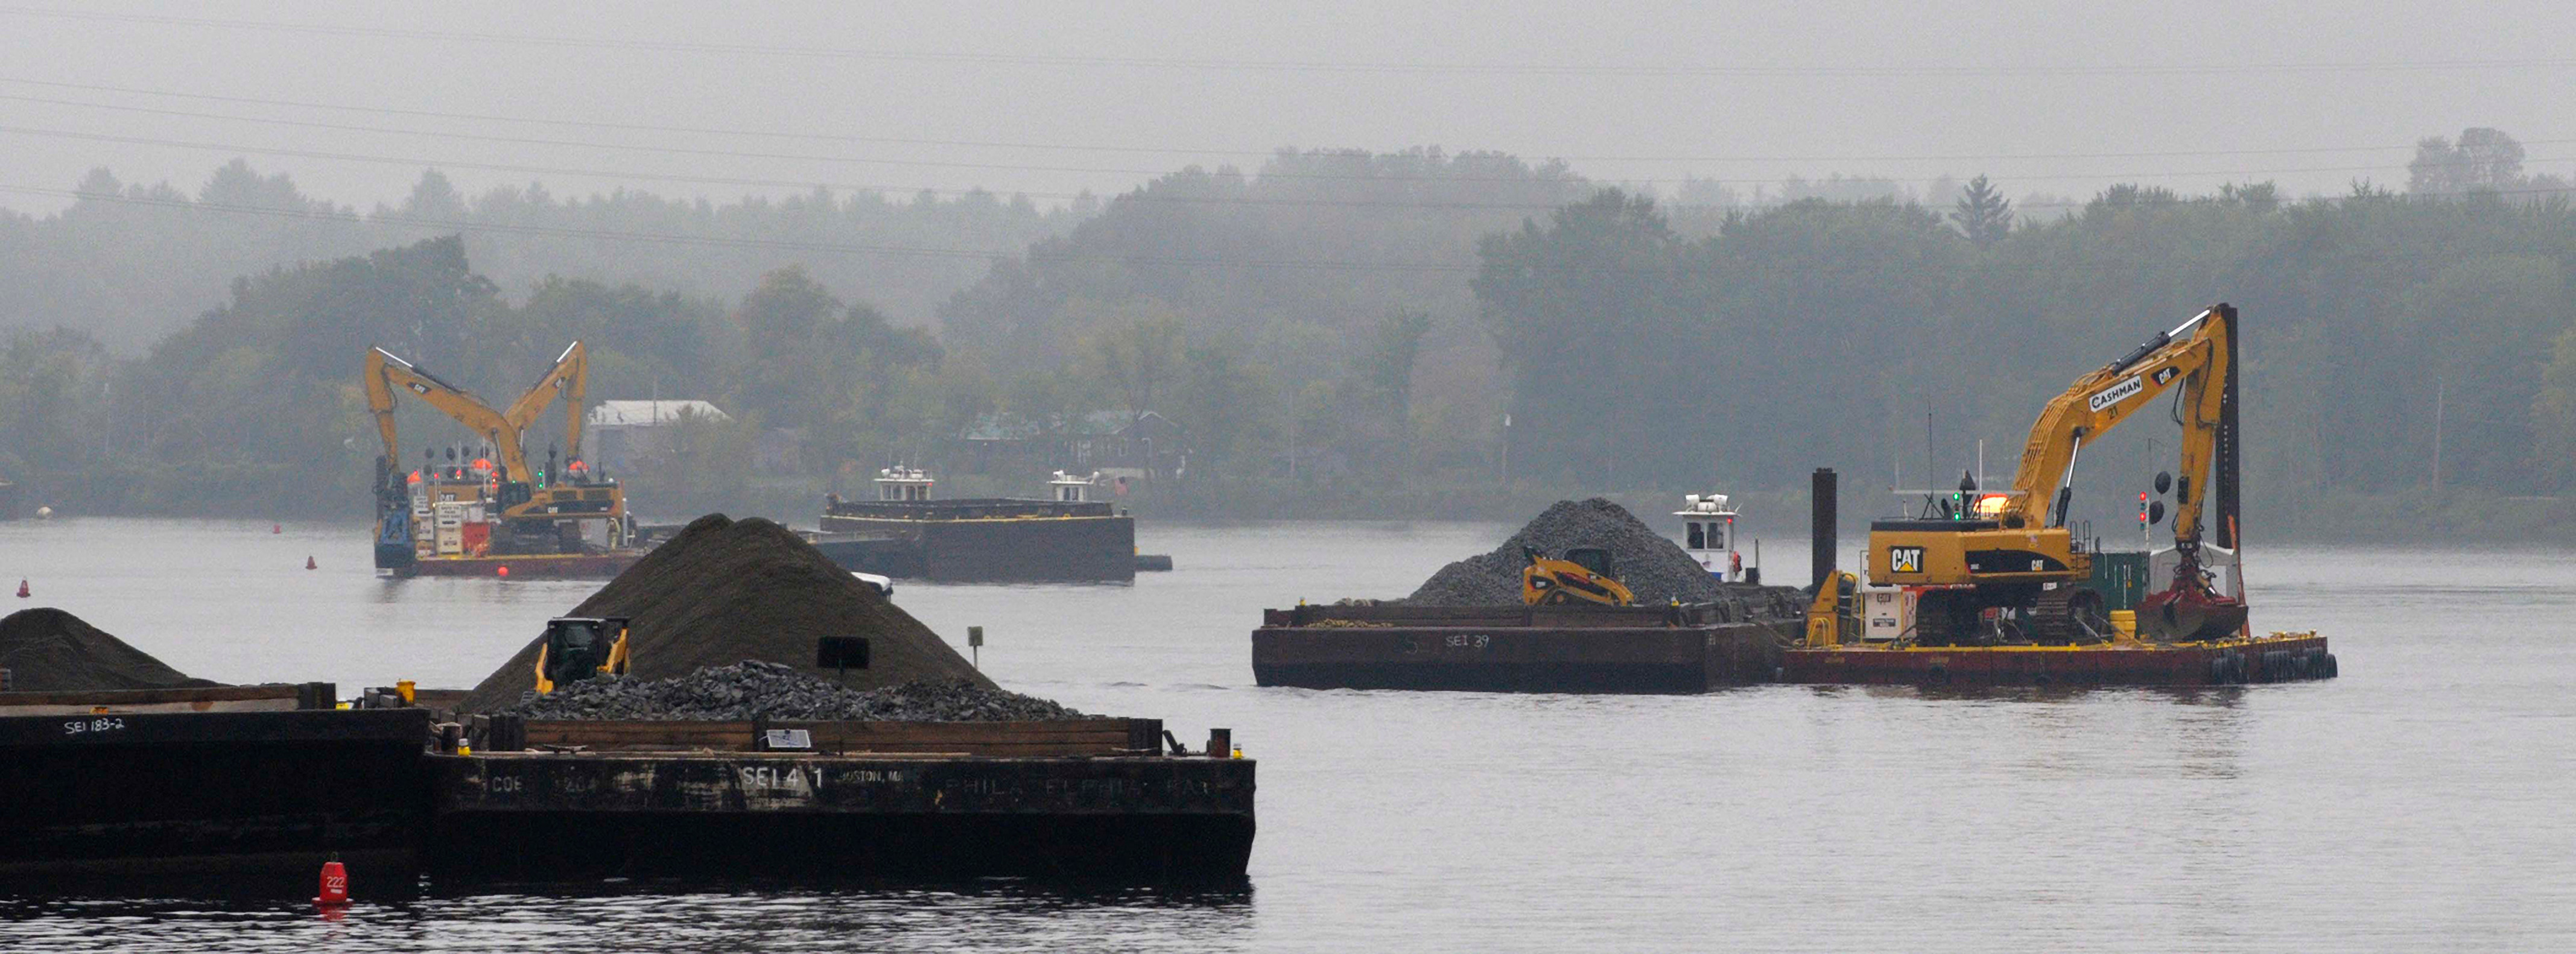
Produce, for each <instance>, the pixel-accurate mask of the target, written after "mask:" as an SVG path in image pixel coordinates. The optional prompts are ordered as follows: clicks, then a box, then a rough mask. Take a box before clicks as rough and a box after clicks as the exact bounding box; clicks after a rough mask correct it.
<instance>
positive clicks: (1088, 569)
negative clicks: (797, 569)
mask: <svg viewBox="0 0 2576 954" xmlns="http://www.w3.org/2000/svg"><path fill="white" fill-rule="evenodd" d="M1097 480H1098V475H1096V474H1095V475H1090V476H1078V475H1075V474H1072V473H1069V472H1066V471H1061V470H1059V471H1056V472H1055V473H1054V474H1053V475H1051V476H1050V478H1049V479H1048V480H1047V483H1046V487H1047V496H1046V497H1043V498H1022V497H987V498H980V499H961V500H936V499H933V497H932V491H933V489H934V488H936V487H937V486H938V483H939V482H938V480H937V479H935V478H933V477H932V476H931V474H930V472H929V471H928V470H925V469H922V468H919V467H904V466H895V467H888V468H885V469H882V470H879V471H877V476H876V478H875V480H873V481H871V483H873V484H874V485H875V487H876V499H874V500H842V499H841V498H840V495H838V494H827V495H825V496H824V498H823V518H822V521H821V524H822V529H821V532H819V533H817V534H816V535H815V537H814V545H815V547H816V548H818V549H820V550H822V551H823V553H824V555H826V556H829V557H831V558H832V560H833V562H835V563H838V564H840V565H841V567H842V568H844V569H848V570H856V571H860V572H866V573H876V574H881V575H884V576H889V577H909V578H917V579H927V580H933V581H941V582H1035V581H1098V580H1111V581H1126V580H1133V579H1135V578H1136V568H1137V555H1136V520H1135V518H1134V517H1131V516H1129V515H1127V514H1125V513H1121V512H1119V511H1118V510H1117V508H1115V507H1113V506H1111V505H1110V504H1109V503H1107V502H1106V501H1094V500H1092V499H1090V494H1091V488H1092V487H1093V486H1095V485H1096V481H1097Z"/></svg>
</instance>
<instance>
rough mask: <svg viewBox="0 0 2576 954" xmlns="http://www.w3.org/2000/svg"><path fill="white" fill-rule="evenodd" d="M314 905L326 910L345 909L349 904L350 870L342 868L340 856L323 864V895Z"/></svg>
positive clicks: (315, 899)
mask: <svg viewBox="0 0 2576 954" xmlns="http://www.w3.org/2000/svg"><path fill="white" fill-rule="evenodd" d="M313 903H314V904H318V905H321V906H323V907H326V908H337V907H344V906H346V905H347V904H348V903H349V869H347V868H343V867H341V866H340V856H338V855H332V856H331V860H329V861H325V862H323V863H322V893H321V894H318V895H315V896H314V898H313Z"/></svg>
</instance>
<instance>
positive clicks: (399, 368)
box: [361, 341, 626, 568]
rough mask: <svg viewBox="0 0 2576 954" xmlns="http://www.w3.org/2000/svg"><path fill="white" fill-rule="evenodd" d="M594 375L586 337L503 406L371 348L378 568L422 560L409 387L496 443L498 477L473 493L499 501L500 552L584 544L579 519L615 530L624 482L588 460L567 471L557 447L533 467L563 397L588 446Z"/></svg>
mask: <svg viewBox="0 0 2576 954" xmlns="http://www.w3.org/2000/svg"><path fill="white" fill-rule="evenodd" d="M588 372H589V358H588V353H587V351H586V349H584V348H583V347H582V344H581V342H578V341H576V342H573V343H572V346H571V347H569V348H566V349H564V352H563V354H562V355H560V356H558V357H557V358H556V359H555V364H554V366H553V367H552V368H550V369H548V370H547V372H546V374H545V375H544V376H543V377H541V378H539V379H538V381H537V383H536V384H535V385H534V386H532V387H530V388H529V389H528V391H527V393H526V394H523V395H521V396H520V397H519V399H518V400H517V401H514V402H511V404H510V407H509V408H508V409H507V410H505V411H504V410H494V409H493V408H492V406H491V405H489V404H486V403H484V402H483V401H482V400H480V399H478V398H476V397H474V396H473V395H472V394H470V393H467V392H466V390H465V389H464V388H461V387H457V386H456V385H454V384H450V383H448V382H447V381H445V380H443V379H441V378H439V377H438V376H437V375H435V374H432V373H430V372H429V370H428V369H426V368H422V367H420V366H418V365H414V364H412V363H411V362H409V361H405V360H403V359H401V358H399V357H396V356H394V354H393V353H392V352H389V351H386V350H385V349H383V348H369V349H367V356H366V369H365V371H364V373H363V374H362V376H361V381H362V382H363V384H364V386H365V389H366V393H367V409H368V411H369V412H370V413H372V414H373V415H374V417H375V419H376V430H377V433H378V436H380V437H381V438H382V439H383V440H384V446H385V451H384V455H383V456H381V457H378V458H377V459H376V471H377V474H376V477H377V480H376V487H377V491H376V493H377V498H378V501H377V509H378V513H379V523H380V526H379V528H378V537H377V543H376V550H377V552H376V565H377V567H379V568H395V567H403V566H408V565H410V564H411V563H412V562H413V559H414V555H413V553H412V548H411V541H410V537H409V533H408V532H407V528H408V525H409V514H410V499H409V498H410V487H409V483H408V482H409V481H410V480H412V479H414V477H415V476H416V475H414V474H411V473H408V472H406V471H404V470H402V453H401V444H400V440H399V437H398V435H397V433H396V430H395V425H394V401H395V398H396V396H397V394H398V393H401V392H409V393H410V394H411V395H412V396H413V397H414V398H416V399H418V400H420V401H422V402H424V403H426V404H428V405H429V406H430V407H433V408H436V409H437V410H438V411H440V412H441V413H444V414H446V415H447V416H448V417H451V418H454V419H455V420H456V422H457V423H459V424H463V425H465V427H466V428H467V429H469V430H471V431H473V432H474V434H475V436H477V437H479V438H481V439H482V441H483V442H484V443H486V444H488V445H490V446H491V448H492V452H493V456H494V457H496V458H498V460H496V461H493V462H492V464H493V470H492V471H491V473H489V474H488V475H487V474H481V473H478V474H475V475H473V479H474V480H475V481H487V480H488V484H486V485H485V486H486V487H487V488H488V495H487V494H485V493H484V492H482V491H477V492H476V493H475V494H473V495H472V496H473V498H474V499H482V500H486V501H487V502H488V503H489V504H491V505H493V510H494V518H493V519H494V522H495V523H496V524H497V526H498V527H499V528H501V531H502V532H500V533H498V534H496V535H495V537H494V539H493V546H494V548H495V551H496V552H504V553H508V552H519V553H552V552H564V551H566V550H568V549H574V548H578V546H579V544H578V543H572V542H568V541H567V534H570V533H571V531H569V530H567V529H566V527H567V526H568V525H570V524H571V523H574V522H578V521H584V520H603V521H607V522H608V524H609V525H610V526H611V527H612V528H614V527H618V526H619V525H620V522H621V521H622V519H623V518H624V516H625V513H626V507H625V493H624V489H623V488H622V487H620V486H618V485H617V484H615V483H611V482H593V481H589V480H587V479H586V478H587V477H588V474H587V473H585V468H583V467H582V466H581V463H580V461H579V459H578V458H575V459H574V460H573V465H572V468H571V470H572V471H573V472H572V473H561V472H557V470H556V469H555V468H556V462H555V455H554V453H553V452H552V451H549V452H548V454H547V461H546V466H545V467H542V468H537V467H531V466H530V464H529V462H528V459H527V453H526V450H525V449H524V447H523V446H522V445H523V443H524V441H525V438H526V434H527V429H528V427H529V426H530V425H531V424H533V423H534V422H535V421H536V418H537V416H538V415H539V414H541V413H543V412H544V410H545V408H546V407H547V406H548V405H550V404H552V403H553V402H554V401H555V400H556V399H557V398H561V399H562V400H563V401H564V410H565V434H566V439H567V440H569V441H571V442H573V443H574V445H575V446H576V447H578V446H579V441H580V440H581V424H582V413H583V410H584V408H583V406H582V405H583V399H584V395H585V392H586V389H587V385H586V378H587V377H588ZM566 478H571V480H569V481H567V480H566ZM575 536H577V534H575Z"/></svg>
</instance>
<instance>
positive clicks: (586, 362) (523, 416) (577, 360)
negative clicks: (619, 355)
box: [501, 341, 590, 463]
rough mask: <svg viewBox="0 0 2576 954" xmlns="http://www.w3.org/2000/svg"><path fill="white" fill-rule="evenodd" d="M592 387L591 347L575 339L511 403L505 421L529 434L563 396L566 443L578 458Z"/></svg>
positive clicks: (502, 415) (504, 411)
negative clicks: (583, 420) (552, 404)
mask: <svg viewBox="0 0 2576 954" xmlns="http://www.w3.org/2000/svg"><path fill="white" fill-rule="evenodd" d="M589 388H590V350H589V349H587V348H584V347H582V345H581V342H578V341H575V342H573V343H572V345H571V346H570V347H567V348H565V349H564V351H563V354H561V355H557V356H556V357H555V365H554V367H552V368H548V369H546V373H545V376H543V377H540V378H538V379H537V383H535V384H533V385H530V386H529V387H528V392H527V393H526V394H522V395H519V399H518V400H516V401H512V402H510V406H509V408H507V409H505V410H503V411H502V412H501V420H502V422H503V423H506V424H508V425H509V426H510V428H511V429H512V433H514V434H519V435H522V436H524V435H526V434H527V433H528V426H529V425H531V424H535V423H536V421H537V415H538V414H540V413H543V412H544V411H545V409H546V405H548V404H551V403H553V402H554V401H555V400H556V399H557V398H561V399H562V400H563V405H564V438H563V439H564V445H565V446H567V447H570V448H572V454H573V456H574V458H575V459H576V460H578V458H579V456H580V454H581V416H582V412H583V411H584V410H585V408H584V403H585V401H586V399H587V397H588V392H589ZM553 456H554V455H553V454H552V453H551V452H549V453H548V454H547V457H549V458H552V457H553ZM548 463H552V461H551V460H549V461H548Z"/></svg>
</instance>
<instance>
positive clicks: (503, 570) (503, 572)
mask: <svg viewBox="0 0 2576 954" xmlns="http://www.w3.org/2000/svg"><path fill="white" fill-rule="evenodd" d="M493 572H494V573H498V574H500V575H502V576H508V575H510V565H509V564H507V563H504V564H501V568H500V569H498V570H494V571H493Z"/></svg>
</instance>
